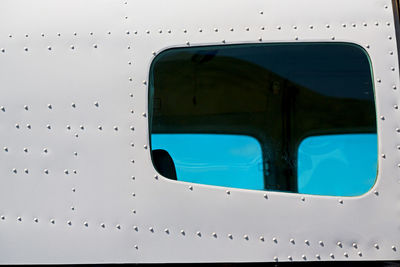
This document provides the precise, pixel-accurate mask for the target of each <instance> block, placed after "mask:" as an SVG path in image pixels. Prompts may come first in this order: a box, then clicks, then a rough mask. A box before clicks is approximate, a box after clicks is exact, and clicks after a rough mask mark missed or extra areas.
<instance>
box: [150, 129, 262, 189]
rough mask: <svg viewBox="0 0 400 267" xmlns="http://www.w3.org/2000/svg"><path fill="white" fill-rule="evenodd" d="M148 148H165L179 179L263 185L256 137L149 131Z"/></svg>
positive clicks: (230, 184)
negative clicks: (155, 132)
mask: <svg viewBox="0 0 400 267" xmlns="http://www.w3.org/2000/svg"><path fill="white" fill-rule="evenodd" d="M151 145H152V149H153V150H155V149H164V150H166V151H168V153H169V154H170V155H171V157H172V159H173V160H174V163H175V167H176V172H177V176H178V180H179V181H186V182H193V183H199V184H208V185H218V186H226V187H234V188H244V189H255V190H263V189H264V179H263V166H262V150H261V146H260V143H259V142H258V141H257V139H255V138H253V137H250V136H244V135H223V134H152V135H151Z"/></svg>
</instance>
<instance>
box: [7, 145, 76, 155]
mask: <svg viewBox="0 0 400 267" xmlns="http://www.w3.org/2000/svg"><path fill="white" fill-rule="evenodd" d="M3 150H4V151H5V152H9V151H10V149H9V148H8V147H6V146H5V147H3ZM22 150H23V151H24V152H25V153H28V151H29V150H28V148H26V147H25V148H23V149H22ZM43 152H44V153H48V152H49V149H48V148H44V149H43ZM74 156H78V152H74Z"/></svg>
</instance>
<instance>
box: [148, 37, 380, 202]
mask: <svg viewBox="0 0 400 267" xmlns="http://www.w3.org/2000/svg"><path fill="white" fill-rule="evenodd" d="M371 76H372V75H371V68H370V62H369V58H368V56H367V54H366V53H365V51H364V50H363V49H362V48H360V47H359V46H356V45H353V44H347V43H296V44H281V43H276V44H257V45H255V44H254V45H252V44H248V45H232V46H206V47H191V48H177V49H170V50H167V51H164V52H163V53H161V54H159V55H158V56H157V58H156V59H155V60H154V61H153V64H152V66H151V73H150V93H149V113H150V118H149V123H150V125H149V126H150V133H151V134H226V135H244V136H251V137H254V138H255V139H256V140H258V142H259V143H260V145H261V150H262V162H263V163H262V169H263V180H264V181H263V184H264V189H265V190H279V191H288V192H298V177H297V175H298V174H297V173H298V172H297V166H298V149H299V146H300V144H301V142H302V140H303V139H305V138H307V137H309V136H321V135H338V134H356V133H360V134H361V133H370V134H376V121H375V104H374V93H373V84H372V77H371ZM370 146H371V150H370V151H376V146H377V144H376V142H375V143H372V144H371V145H370ZM190 149H191V147H190V146H188V150H190ZM210 153H211V152H210ZM172 159H173V160H175V159H174V158H173V157H172ZM156 160H157V159H156ZM176 160H178V159H176ZM354 160H357V159H354ZM154 161H155V159H154V157H153V163H154ZM155 164H157V163H155ZM178 173H179V172H178ZM343 175H346V173H343ZM373 175H374V177H375V175H376V174H373ZM212 176H213V175H212V173H211V170H210V177H212ZM361 178H362V177H361ZM177 179H178V180H183V181H185V177H179V175H178V177H177ZM243 179H246V177H243ZM321 179H324V177H321ZM349 179H354V177H349ZM369 179H370V177H369ZM344 186H346V185H344ZM321 192H322V191H321ZM310 193H313V192H310ZM316 193H317V194H318V192H316Z"/></svg>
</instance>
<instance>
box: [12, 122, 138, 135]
mask: <svg viewBox="0 0 400 267" xmlns="http://www.w3.org/2000/svg"><path fill="white" fill-rule="evenodd" d="M15 128H17V129H20V128H21V125H20V124H18V123H17V124H15ZM26 128H27V129H32V125H31V124H29V123H28V124H27V125H26ZM45 128H47V129H49V130H51V129H52V126H51V125H50V124H47V125H46V126H45ZM78 128H79V129H81V130H82V131H83V130H85V126H83V125H80V126H79V127H78ZM112 128H113V130H114V131H118V130H119V129H120V128H119V127H118V126H113V127H112ZM66 129H67V130H71V129H72V127H71V125H67V126H66ZM97 129H98V130H100V131H101V130H103V129H104V128H103V126H101V125H99V126H97ZM129 129H130V130H131V131H134V130H135V127H133V126H129ZM77 137H78V136H77Z"/></svg>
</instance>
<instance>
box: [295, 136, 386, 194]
mask: <svg viewBox="0 0 400 267" xmlns="http://www.w3.org/2000/svg"><path fill="white" fill-rule="evenodd" d="M376 144H377V136H376V134H341V135H322V136H310V137H307V138H306V139H304V140H303V141H302V142H301V144H300V146H299V152H298V153H299V154H298V169H297V173H298V187H299V193H305V194H318V195H333V196H357V195H361V194H363V193H365V192H367V191H368V190H369V189H370V188H371V187H372V186H373V185H374V183H375V177H376V172H377V153H378V152H377V146H376Z"/></svg>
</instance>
